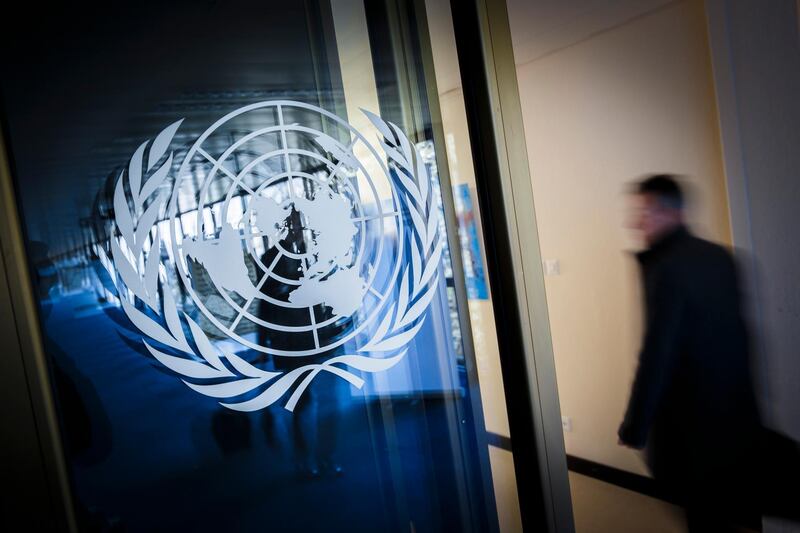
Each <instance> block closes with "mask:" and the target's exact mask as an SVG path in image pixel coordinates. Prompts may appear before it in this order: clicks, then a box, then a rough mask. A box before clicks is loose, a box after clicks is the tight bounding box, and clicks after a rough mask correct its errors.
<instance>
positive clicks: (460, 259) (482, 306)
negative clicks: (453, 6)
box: [2, 0, 521, 531]
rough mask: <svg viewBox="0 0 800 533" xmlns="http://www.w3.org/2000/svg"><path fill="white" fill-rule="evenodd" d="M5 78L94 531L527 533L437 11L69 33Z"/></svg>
mask: <svg viewBox="0 0 800 533" xmlns="http://www.w3.org/2000/svg"><path fill="white" fill-rule="evenodd" d="M7 50H8V53H7V54H6V56H5V59H4V60H3V61H4V64H3V72H4V76H3V78H2V98H3V101H2V106H3V116H4V121H5V126H6V132H7V136H6V144H7V146H8V149H9V150H8V151H9V152H10V156H11V158H10V159H11V162H12V163H13V166H12V169H11V170H12V175H13V178H14V187H15V189H16V194H17V202H18V208H19V211H20V218H21V220H20V223H21V226H22V231H23V233H24V235H25V239H26V247H27V259H28V264H29V267H30V271H31V275H32V278H33V282H34V293H35V294H34V296H35V299H36V301H37V303H38V318H39V321H40V328H41V332H42V337H43V339H42V340H43V344H44V351H45V353H46V358H47V364H48V371H49V378H50V386H51V387H52V390H53V397H54V404H55V405H54V407H55V410H56V412H57V415H58V422H59V426H58V427H59V435H60V441H61V445H62V448H63V454H64V459H65V463H66V466H67V477H68V482H69V499H70V500H71V502H70V505H69V507H70V511H71V514H72V515H73V517H74V521H75V523H76V524H77V526H78V528H79V529H80V530H99V531H153V530H168V531H176V530H193V531H219V530H222V531H261V530H270V531H381V530H385V531H500V530H503V531H514V530H518V529H520V527H521V525H520V512H519V503H518V501H517V490H516V475H515V472H514V469H513V457H512V454H511V449H510V437H511V435H510V433H509V429H508V420H507V415H506V405H505V392H504V389H503V382H502V379H501V377H500V370H499V369H500V364H499V361H500V359H499V353H498V349H497V341H496V330H495V325H494V316H493V314H492V306H491V293H490V288H489V286H488V283H487V276H486V272H485V269H486V262H485V253H486V252H485V250H483V249H482V242H483V241H482V238H481V222H482V219H481V214H480V212H479V209H478V207H477V202H476V199H475V171H474V169H473V166H472V162H471V155H470V149H469V136H468V135H467V128H466V114H465V110H464V100H463V95H461V92H460V75H459V72H458V66H457V64H458V63H457V57H456V54H455V40H454V38H453V32H452V21H451V17H450V11H449V3H448V2H444V1H440V0H430V1H427V2H422V1H416V2H412V1H408V2H406V1H402V0H397V1H393V0H381V1H374V2H373V1H367V2H357V1H351V0H307V1H304V2H279V1H264V0H261V1H259V2H247V1H233V2H224V3H221V2H207V1H186V2H173V3H158V2H141V1H139V2H135V3H134V2H130V3H112V4H108V5H105V6H103V8H102V9H95V8H90V7H79V6H69V7H67V6H64V7H61V8H57V10H55V11H48V12H46V13H41V12H36V13H34V12H33V11H30V12H28V13H27V14H23V15H22V16H21V18H20V22H19V26H18V31H17V32H14V34H13V36H11V41H10V44H9V47H7Z"/></svg>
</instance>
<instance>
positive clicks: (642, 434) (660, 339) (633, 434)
mask: <svg viewBox="0 0 800 533" xmlns="http://www.w3.org/2000/svg"><path fill="white" fill-rule="evenodd" d="M664 274H665V275H663V276H662V279H661V280H659V283H658V285H657V286H655V287H652V289H651V294H648V296H647V320H646V323H645V335H644V342H643V344H642V350H641V352H640V354H639V367H638V369H637V370H636V378H635V379H634V382H633V388H632V390H631V396H630V400H629V401H628V409H627V411H626V413H625V418H624V420H623V422H622V425H621V426H620V428H619V432H618V435H619V440H620V444H624V445H627V446H630V447H632V448H644V446H645V444H646V442H647V434H648V433H649V432H650V426H651V424H652V422H653V418H654V417H655V414H656V412H657V411H658V408H659V406H660V405H661V401H662V398H663V396H664V392H665V391H666V390H667V387H668V385H669V383H670V382H671V380H672V376H673V372H674V370H675V366H676V363H677V360H678V357H679V354H678V342H679V335H680V333H681V331H680V330H681V319H682V315H683V311H684V296H683V293H682V291H681V287H680V286H679V283H678V276H677V275H676V274H677V273H675V272H666V273H664Z"/></svg>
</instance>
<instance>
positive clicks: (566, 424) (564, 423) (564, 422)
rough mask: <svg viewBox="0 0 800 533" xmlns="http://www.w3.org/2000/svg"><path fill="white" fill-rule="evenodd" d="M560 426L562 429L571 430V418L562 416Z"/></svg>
mask: <svg viewBox="0 0 800 533" xmlns="http://www.w3.org/2000/svg"><path fill="white" fill-rule="evenodd" d="M561 427H562V428H563V429H564V431H572V419H571V418H570V417H568V416H562V417H561Z"/></svg>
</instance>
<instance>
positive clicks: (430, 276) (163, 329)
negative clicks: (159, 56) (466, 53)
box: [98, 110, 445, 412]
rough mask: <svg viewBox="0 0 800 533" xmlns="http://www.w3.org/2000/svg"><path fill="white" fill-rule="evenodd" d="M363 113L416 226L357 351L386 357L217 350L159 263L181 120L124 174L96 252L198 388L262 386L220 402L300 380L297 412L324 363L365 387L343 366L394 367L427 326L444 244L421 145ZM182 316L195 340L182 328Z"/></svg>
mask: <svg viewBox="0 0 800 533" xmlns="http://www.w3.org/2000/svg"><path fill="white" fill-rule="evenodd" d="M362 111H363V112H364V113H365V114H366V115H367V117H368V118H369V120H370V121H371V122H372V124H373V125H374V126H375V127H376V129H377V130H378V131H379V132H380V134H381V136H383V139H381V146H382V148H383V150H384V153H385V154H386V157H387V159H388V161H389V163H390V165H389V166H388V167H385V168H384V171H385V172H386V173H387V174H388V175H389V176H390V179H391V180H392V185H393V187H394V190H395V193H396V195H397V198H398V199H399V203H400V205H401V216H402V211H403V210H405V211H406V212H407V213H408V215H409V218H410V220H411V231H410V232H406V235H403V236H401V238H403V239H407V243H408V244H409V248H410V251H411V252H410V255H411V262H410V264H409V263H406V264H405V265H404V267H403V268H402V269H401V272H400V278H399V279H400V288H399V294H398V297H397V299H396V300H394V301H393V302H392V304H391V305H390V306H389V307H388V308H387V310H386V311H385V312H384V315H383V318H382V319H381V321H380V324H379V325H378V327H377V329H376V330H375V331H374V333H373V334H372V335H371V337H370V339H369V340H368V341H367V343H366V344H364V345H363V346H361V347H360V348H359V349H358V350H356V351H357V352H362V353H363V352H382V353H384V354H393V355H389V356H386V357H370V356H366V355H360V354H358V353H356V354H347V355H339V356H335V357H332V358H330V359H328V360H327V361H325V362H324V363H319V364H316V363H315V364H308V365H304V366H301V367H299V368H296V369H294V370H291V371H289V372H285V373H284V372H272V371H267V370H262V369H260V368H257V367H256V366H254V365H252V364H251V363H249V362H247V361H245V360H244V359H242V358H241V357H239V356H238V355H236V354H235V353H233V352H231V351H224V352H223V351H221V350H219V349H218V348H217V347H215V346H214V345H213V344H212V342H211V341H210V339H209V337H208V335H207V334H206V333H205V332H204V331H203V329H202V328H201V327H200V326H199V325H198V324H197V323H196V322H195V321H194V320H193V319H192V318H191V317H190V316H189V315H188V314H187V313H185V312H182V311H179V310H178V307H177V305H176V303H175V300H174V297H173V295H172V291H171V289H170V287H169V285H168V284H167V276H166V267H165V266H164V265H163V264H162V262H161V238H160V235H159V232H158V226H157V221H158V216H159V214H160V211H161V207H162V206H163V204H164V192H165V190H164V189H163V188H162V185H163V184H165V183H166V180H167V177H168V175H169V173H170V170H171V168H172V166H173V157H174V152H171V151H170V152H169V153H167V151H168V149H169V146H170V144H171V142H172V140H173V137H174V136H175V133H176V131H177V130H178V128H179V126H180V125H181V123H182V120H179V121H177V122H175V123H173V124H171V125H169V126H167V127H166V128H164V129H163V130H162V131H161V132H160V133H159V134H158V135H157V136H156V137H155V139H154V140H153V141H152V143H150V141H145V142H143V143H142V144H141V145H140V146H139V147H138V148H137V149H136V151H135V152H134V154H133V156H132V158H131V160H130V162H129V164H128V166H127V169H123V170H122V171H121V172H120V173H119V176H118V177H117V180H116V183H115V186H114V194H113V207H114V226H115V227H116V230H115V229H113V227H112V230H111V232H110V236H109V239H108V241H109V242H108V249H107V250H106V249H104V248H103V247H99V248H98V253H99V255H100V258H101V262H102V263H103V265H104V266H105V268H106V270H107V271H108V273H109V275H110V277H111V282H112V284H113V287H114V288H115V289H116V291H117V294H118V296H119V299H120V302H121V306H122V310H123V312H124V313H125V315H126V316H127V317H128V319H129V320H130V321H131V323H132V324H133V325H134V326H135V327H136V328H137V329H138V330H139V331H140V332H141V333H142V334H144V335H145V337H146V338H143V339H142V343H143V344H144V346H145V348H146V349H147V351H148V352H149V353H150V354H151V355H152V356H153V357H154V358H155V359H156V360H157V361H158V362H159V363H161V364H162V365H164V366H165V367H167V368H168V369H169V370H171V371H172V372H174V373H175V374H177V375H178V376H180V378H181V380H182V381H183V382H184V383H185V384H186V385H187V386H188V387H190V388H191V389H193V390H195V391H196V392H199V393H200V394H203V395H205V396H209V397H212V398H217V399H232V398H236V397H237V396H240V395H243V394H246V393H249V392H251V391H254V390H256V389H259V388H261V387H264V390H263V391H262V392H260V393H259V394H258V395H256V396H255V397H253V398H251V399H248V400H244V401H239V402H236V401H232V402H222V401H221V402H220V405H222V406H223V407H226V408H228V409H232V410H235V411H245V412H249V411H256V410H259V409H263V408H265V407H267V406H269V405H272V404H273V403H275V402H277V401H278V400H280V399H281V398H282V397H283V396H284V395H285V394H286V393H287V392H288V391H289V390H290V389H291V388H292V387H293V386H294V385H295V384H296V383H297V382H298V381H299V384H297V386H296V387H295V388H294V390H293V391H292V393H291V395H290V396H289V399H288V400H287V402H286V404H285V408H286V409H287V410H289V411H293V410H294V408H295V406H296V405H297V402H298V401H299V400H300V398H301V396H302V394H303V393H304V392H305V390H306V389H307V388H308V386H309V385H310V384H311V382H312V381H313V380H314V378H315V377H316V376H317V375H318V374H319V373H320V372H323V371H325V372H330V373H332V374H334V375H337V376H339V377H341V378H342V379H345V380H346V381H348V382H349V383H350V384H352V385H353V386H355V387H357V388H361V387H362V386H363V385H364V379H363V378H361V377H360V376H358V375H356V374H354V373H352V372H351V371H350V370H348V369H347V368H345V367H348V368H351V369H355V370H360V371H361V372H369V373H373V372H381V371H384V370H388V369H389V368H391V367H393V366H394V365H395V364H397V363H398V362H399V361H400V360H401V359H403V357H404V356H405V355H406V353H407V349H406V348H405V346H406V345H407V344H408V343H409V342H410V341H411V340H412V339H413V338H414V337H415V336H416V335H417V333H418V332H419V331H420V329H421V328H422V325H423V323H424V321H425V317H426V316H427V313H426V311H427V309H428V307H429V305H430V303H431V301H432V299H433V296H434V294H435V293H436V290H435V289H436V286H437V284H438V281H439V275H438V267H439V263H440V260H441V256H442V251H443V248H444V243H445V239H444V236H443V235H442V234H441V231H440V230H439V226H438V211H437V210H436V208H435V202H434V201H433V200H434V199H433V198H432V194H431V187H430V177H429V175H428V172H427V168H426V166H425V164H424V162H423V161H422V158H421V156H420V154H419V152H418V150H417V149H416V147H414V146H413V145H412V144H411V142H410V141H409V139H408V137H407V136H406V135H405V134H404V133H403V132H402V131H401V130H400V128H398V127H397V126H396V125H395V124H393V123H391V122H387V121H385V120H383V119H381V118H380V117H378V116H377V115H375V114H373V113H370V112H369V111H366V110H362ZM148 145H149V150H147V148H148ZM320 145H321V146H322V148H323V149H324V150H326V151H329V152H331V153H332V155H333V156H334V157H335V158H337V159H339V160H340V161H341V160H346V159H345V158H349V157H352V154H346V153H341V150H339V149H331V146H330V144H329V143H324V144H323V143H320ZM146 151H147V157H146V158H145V152H146ZM145 159H146V161H147V165H146V166H145ZM159 163H160V164H159ZM390 168H391V169H393V170H394V172H392V171H391V170H390ZM126 183H127V189H126ZM148 235H152V244H151V245H150V247H149V249H148V250H147V251H145V249H144V247H145V243H146V241H147V237H148ZM400 259H402V258H400ZM159 289H160V290H159ZM159 296H160V298H159ZM137 300H139V301H141V302H142V303H143V305H144V307H146V309H145V310H141V309H140V308H139V307H137V305H136V301H137ZM159 300H160V302H159ZM159 303H160V305H159ZM147 309H149V311H150V313H148V312H147ZM184 323H185V324H186V326H187V327H188V333H190V336H191V339H192V342H190V341H189V339H188V338H187V335H186V332H185V331H184V327H183V324H184ZM166 349H169V351H171V352H172V353H168V352H167V350H166ZM336 365H341V366H336ZM301 378H302V381H301Z"/></svg>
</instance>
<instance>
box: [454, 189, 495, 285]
mask: <svg viewBox="0 0 800 533" xmlns="http://www.w3.org/2000/svg"><path fill="white" fill-rule="evenodd" d="M453 191H454V193H455V194H454V195H453V196H454V197H455V207H456V216H457V217H458V236H459V239H460V240H461V257H462V259H463V261H464V278H465V281H466V285H467V297H468V298H469V299H471V300H487V299H488V298H489V289H488V288H487V286H486V275H485V273H484V271H483V257H482V256H481V241H480V236H479V235H478V225H477V224H476V223H475V211H474V209H473V207H472V196H471V195H470V192H469V185H468V184H466V183H461V184H459V185H456V186H455V187H454V188H453Z"/></svg>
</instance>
